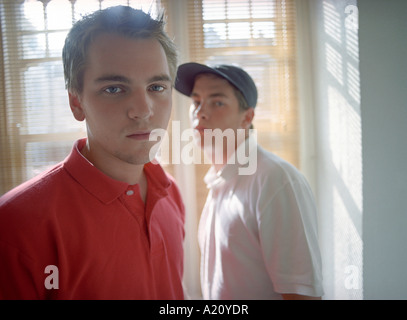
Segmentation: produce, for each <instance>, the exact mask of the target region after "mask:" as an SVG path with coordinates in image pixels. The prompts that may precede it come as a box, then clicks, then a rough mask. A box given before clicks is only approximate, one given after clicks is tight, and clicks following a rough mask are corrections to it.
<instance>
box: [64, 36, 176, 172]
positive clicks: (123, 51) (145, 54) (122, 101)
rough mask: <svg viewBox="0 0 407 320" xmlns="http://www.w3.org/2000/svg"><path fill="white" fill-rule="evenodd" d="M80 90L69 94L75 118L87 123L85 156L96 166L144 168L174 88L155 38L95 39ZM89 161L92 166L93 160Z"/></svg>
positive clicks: (166, 118) (165, 122) (164, 125)
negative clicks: (151, 136)
mask: <svg viewBox="0 0 407 320" xmlns="http://www.w3.org/2000/svg"><path fill="white" fill-rule="evenodd" d="M83 80H84V81H83V83H84V86H83V90H82V92H81V93H80V94H73V93H70V94H69V97H70V105H71V109H72V112H73V114H74V116H75V118H76V119H77V120H80V121H82V120H86V125H87V134H88V142H87V146H86V148H87V155H86V156H87V158H88V159H89V160H91V161H92V160H93V161H95V162H105V163H111V164H114V163H117V162H118V161H119V162H125V163H129V164H144V163H146V162H148V161H150V160H152V159H149V152H150V149H151V147H152V146H153V145H155V144H156V143H157V142H156V141H149V137H150V132H151V131H152V130H154V129H158V128H161V129H166V128H167V125H168V121H169V118H170V114H171V101H172V100H171V92H172V85H171V79H170V72H169V68H168V63H167V59H166V56H165V53H164V50H163V48H162V46H161V45H160V44H159V42H158V41H157V40H154V39H131V38H126V37H122V36H119V35H115V34H102V35H99V36H98V37H97V38H96V39H95V40H94V42H93V43H92V44H91V45H90V47H89V51H88V56H87V65H86V69H85V72H84V79H83ZM93 161H92V162H93Z"/></svg>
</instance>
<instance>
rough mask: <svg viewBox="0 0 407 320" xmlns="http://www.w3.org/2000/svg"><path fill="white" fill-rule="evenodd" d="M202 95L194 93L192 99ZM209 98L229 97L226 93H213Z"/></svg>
mask: <svg viewBox="0 0 407 320" xmlns="http://www.w3.org/2000/svg"><path fill="white" fill-rule="evenodd" d="M199 96H200V95H199V94H198V93H196V92H192V93H191V98H192V97H199ZM209 98H227V95H225V94H224V93H221V92H219V93H212V94H210V95H209Z"/></svg>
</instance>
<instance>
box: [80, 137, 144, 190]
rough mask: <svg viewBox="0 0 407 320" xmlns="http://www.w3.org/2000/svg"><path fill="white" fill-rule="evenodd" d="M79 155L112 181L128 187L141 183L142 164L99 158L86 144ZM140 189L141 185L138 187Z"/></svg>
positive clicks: (142, 175) (142, 179)
mask: <svg viewBox="0 0 407 320" xmlns="http://www.w3.org/2000/svg"><path fill="white" fill-rule="evenodd" d="M80 152H81V154H82V155H83V156H84V157H85V158H86V159H87V160H88V161H89V162H91V163H92V164H93V165H94V166H95V167H96V168H98V169H99V170H100V171H102V172H103V173H104V174H106V175H107V176H109V177H110V178H112V179H115V180H118V181H122V182H125V183H128V184H130V185H134V184H140V183H143V181H144V180H145V176H144V170H143V169H144V164H140V165H139V164H131V163H128V162H125V161H123V160H121V159H119V158H116V157H114V156H101V155H99V154H95V153H97V151H95V150H92V149H91V148H90V146H89V144H88V143H87V144H86V145H85V146H84V147H83V148H82V150H80ZM140 188H141V185H140Z"/></svg>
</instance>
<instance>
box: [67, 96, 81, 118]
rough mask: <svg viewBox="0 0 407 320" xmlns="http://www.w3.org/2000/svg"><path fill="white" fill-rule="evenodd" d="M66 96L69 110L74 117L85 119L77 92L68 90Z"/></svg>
mask: <svg viewBox="0 0 407 320" xmlns="http://www.w3.org/2000/svg"><path fill="white" fill-rule="evenodd" d="M68 96H69V106H70V107H71V111H72V114H73V116H74V117H75V119H76V120H78V121H83V120H85V112H84V110H83V108H82V103H81V99H80V97H79V94H77V93H73V92H68Z"/></svg>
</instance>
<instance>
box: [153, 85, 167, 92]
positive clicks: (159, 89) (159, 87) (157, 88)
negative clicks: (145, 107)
mask: <svg viewBox="0 0 407 320" xmlns="http://www.w3.org/2000/svg"><path fill="white" fill-rule="evenodd" d="M149 89H150V91H154V92H163V91H164V90H165V89H166V87H165V86H163V85H160V84H153V85H151V86H150V88H149Z"/></svg>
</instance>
